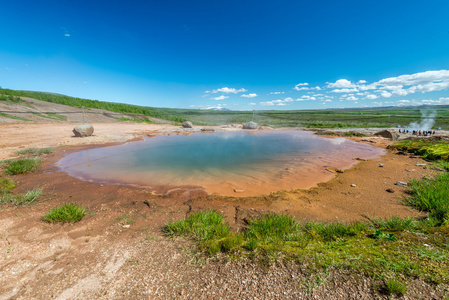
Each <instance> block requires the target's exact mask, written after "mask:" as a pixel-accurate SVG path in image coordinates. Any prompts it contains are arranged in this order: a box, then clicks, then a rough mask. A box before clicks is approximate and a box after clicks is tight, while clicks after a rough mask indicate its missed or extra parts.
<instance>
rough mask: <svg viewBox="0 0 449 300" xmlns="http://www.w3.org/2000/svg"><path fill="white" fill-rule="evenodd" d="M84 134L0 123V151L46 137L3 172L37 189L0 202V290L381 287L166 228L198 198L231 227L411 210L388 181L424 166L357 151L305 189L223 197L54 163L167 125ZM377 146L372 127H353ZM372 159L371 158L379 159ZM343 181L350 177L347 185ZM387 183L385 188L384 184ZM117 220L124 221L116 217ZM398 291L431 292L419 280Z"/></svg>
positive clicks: (148, 292) (286, 291)
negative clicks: (261, 259)
mask: <svg viewBox="0 0 449 300" xmlns="http://www.w3.org/2000/svg"><path fill="white" fill-rule="evenodd" d="M93 125H94V127H95V136H93V137H89V138H82V139H81V138H74V137H72V134H71V130H72V128H73V127H74V125H73V124H67V123H43V124H42V123H20V124H19V123H14V124H13V123H0V141H1V143H0V159H5V158H11V157H14V156H15V154H14V152H15V151H16V150H18V149H22V148H29V147H39V148H45V147H56V149H57V150H56V151H55V152H54V153H52V154H50V155H48V156H47V157H45V159H44V164H43V166H42V167H41V168H40V169H39V170H38V171H37V172H35V173H33V174H28V175H19V176H15V178H14V179H15V180H16V181H17V182H18V183H19V184H18V187H17V188H16V191H17V192H20V191H23V190H28V189H32V188H34V187H35V186H37V185H38V186H39V187H40V188H43V189H44V193H45V195H44V196H43V197H42V199H41V201H39V202H38V203H36V204H34V205H30V206H24V207H3V208H2V211H1V215H0V299H49V298H56V299H82V298H84V299H94V298H104V299H124V298H129V299H280V298H282V299H350V298H352V299H356V298H357V299H384V298H387V296H386V295H383V294H381V293H379V291H378V289H377V288H376V284H377V283H376V282H374V281H370V280H367V279H366V278H362V277H358V276H357V275H354V274H347V273H345V272H344V271H338V272H333V273H331V274H329V275H328V276H327V277H326V278H325V279H324V280H325V282H324V284H321V285H316V286H312V288H311V283H312V282H316V278H314V276H315V275H310V274H309V273H308V272H307V270H301V269H299V268H298V267H297V266H295V265H276V266H272V267H271V268H270V269H269V270H267V269H265V268H264V267H263V266H260V265H253V264H251V263H249V262H226V260H218V261H214V260H212V261H203V260H202V259H199V258H198V257H199V256H197V255H195V254H194V253H193V252H192V249H193V248H192V247H190V246H191V245H190V244H189V242H186V241H183V240H176V242H174V241H172V240H169V239H167V238H166V237H164V235H163V234H162V232H161V229H162V227H163V226H164V224H166V222H168V221H170V220H177V219H180V218H182V217H184V216H185V215H186V214H188V213H190V212H192V211H196V210H200V209H217V210H219V211H221V212H223V214H224V215H225V216H226V218H227V220H228V221H229V222H230V224H232V226H233V227H234V228H235V229H237V228H239V227H240V226H242V225H243V220H244V219H245V218H247V217H248V216H257V215H260V214H263V213H266V212H267V211H274V212H288V213H289V214H292V215H294V216H296V217H297V218H298V219H303V220H325V221H330V220H340V221H352V220H360V219H363V218H364V216H377V217H386V216H392V215H397V216H401V217H404V216H417V215H419V212H417V211H415V210H412V209H409V208H407V207H405V206H403V205H401V204H400V203H399V200H398V199H400V197H401V196H402V193H403V190H404V188H402V187H399V186H396V185H395V183H396V182H397V181H408V180H410V179H412V178H421V177H422V176H425V175H429V174H431V173H432V170H431V169H429V168H425V167H423V166H417V164H426V162H424V161H423V160H421V159H420V158H415V157H410V156H408V155H398V154H396V153H393V152H390V151H387V154H386V155H384V156H382V157H380V158H378V159H374V160H368V161H360V162H359V163H358V164H357V165H356V166H355V167H353V168H351V169H349V170H346V171H344V172H343V173H338V174H336V176H335V178H334V179H332V180H331V181H329V182H326V183H322V184H319V186H318V187H315V188H312V189H310V190H297V191H293V192H285V191H283V192H278V193H275V194H274V195H272V196H269V197H268V196H257V197H250V198H234V197H221V196H215V195H208V194H207V193H206V192H205V191H204V190H202V189H198V188H179V189H174V190H171V191H170V192H168V193H167V194H166V195H164V196H157V195H154V194H152V193H150V192H149V191H147V190H145V189H141V188H138V187H129V186H118V185H115V186H114V185H99V184H95V183H91V182H84V181H79V180H76V179H74V178H72V177H69V176H67V175H66V174H64V173H61V172H57V169H56V168H55V167H54V166H53V165H52V164H53V163H55V162H56V161H57V160H58V159H60V158H61V157H62V156H63V155H64V154H66V153H69V152H72V151H77V150H79V149H83V148H85V147H91V146H95V145H98V144H105V143H122V142H125V141H129V140H133V139H140V138H142V137H145V136H147V135H151V134H154V133H155V132H162V133H166V132H167V131H171V132H172V131H173V130H175V131H176V130H178V129H177V128H175V127H173V126H171V125H146V124H133V123H129V124H128V123H94V124H93ZM353 139H354V140H357V141H360V142H364V143H370V144H373V145H375V146H378V147H383V148H385V147H386V146H387V145H388V144H390V143H391V141H389V140H386V139H383V138H353ZM380 164H383V166H382V167H380ZM351 185H355V186H351ZM390 188H391V189H393V190H394V192H393V193H391V192H387V191H386V190H387V189H390ZM67 202H76V203H78V204H80V205H83V206H84V207H87V211H88V215H87V216H86V217H85V219H83V221H82V222H79V223H76V224H70V225H58V224H54V225H50V224H46V223H43V222H42V221H41V220H40V218H41V217H42V216H43V215H44V214H45V212H47V211H48V210H50V209H52V208H54V207H56V206H59V205H61V204H62V203H67ZM128 225H129V226H128ZM415 284H416V286H418V287H419V289H413V288H410V289H409V290H410V292H409V294H408V296H407V297H409V298H410V299H417V298H428V296H429V295H430V297H432V293H433V295H434V298H438V297H440V296H441V295H442V294H441V293H442V291H438V290H437V291H436V290H434V287H430V286H428V285H427V284H425V283H423V282H418V281H417V282H416V283H415Z"/></svg>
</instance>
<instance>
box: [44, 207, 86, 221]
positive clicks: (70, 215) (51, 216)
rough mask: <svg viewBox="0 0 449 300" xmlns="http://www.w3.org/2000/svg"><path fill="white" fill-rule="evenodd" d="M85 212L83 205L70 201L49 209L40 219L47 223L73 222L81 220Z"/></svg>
mask: <svg viewBox="0 0 449 300" xmlns="http://www.w3.org/2000/svg"><path fill="white" fill-rule="evenodd" d="M85 214H86V209H85V208H84V207H81V206H79V205H78V204H75V203H70V204H64V205H63V206H60V207H56V208H54V209H52V210H50V211H49V212H47V214H46V215H45V216H43V217H42V220H43V221H45V222H48V223H75V222H78V221H81V219H82V218H83V217H84V216H85Z"/></svg>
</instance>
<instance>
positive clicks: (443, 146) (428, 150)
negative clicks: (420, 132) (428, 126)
mask: <svg viewBox="0 0 449 300" xmlns="http://www.w3.org/2000/svg"><path fill="white" fill-rule="evenodd" d="M388 148H389V149H396V150H400V151H406V152H410V153H414V154H417V155H420V156H421V157H423V158H425V159H428V160H443V161H449V144H448V143H447V142H445V141H431V140H405V141H401V142H398V143H396V144H395V145H391V146H388Z"/></svg>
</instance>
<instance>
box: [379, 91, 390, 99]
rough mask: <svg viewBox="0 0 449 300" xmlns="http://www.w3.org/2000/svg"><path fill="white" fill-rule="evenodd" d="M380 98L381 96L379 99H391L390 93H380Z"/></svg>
mask: <svg viewBox="0 0 449 300" xmlns="http://www.w3.org/2000/svg"><path fill="white" fill-rule="evenodd" d="M380 96H381V97H384V98H390V97H391V93H389V92H387V91H382V92H381V93H380Z"/></svg>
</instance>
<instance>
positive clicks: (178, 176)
mask: <svg viewBox="0 0 449 300" xmlns="http://www.w3.org/2000/svg"><path fill="white" fill-rule="evenodd" d="M382 153H383V150H381V149H380V148H376V147H373V146H370V145H367V144H362V143H355V142H352V141H349V140H346V139H344V138H334V139H329V138H323V137H320V136H316V135H314V134H311V133H310V132H305V131H300V130H284V131H264V132H241V131H240V132H216V133H192V134H190V135H188V136H187V135H182V134H179V135H169V136H168V135H161V136H155V137H151V138H147V139H145V140H144V141H141V142H133V143H128V144H125V145H121V146H113V147H105V148H95V149H88V150H83V151H79V152H76V153H72V154H69V155H68V156H66V157H64V158H63V159H61V160H60V161H59V162H58V164H57V165H58V167H59V168H60V169H61V170H63V171H65V172H67V173H68V174H69V175H71V176H74V177H77V178H80V179H83V180H92V181H95V182H102V183H118V184H133V185H140V186H145V187H148V188H151V189H153V190H155V191H158V192H161V191H163V190H167V189H170V188H173V187H179V186H201V187H204V188H206V189H207V190H208V191H209V192H217V193H220V194H227V195H230V194H234V193H236V192H237V193H243V194H245V195H255V194H262V193H267V192H270V191H274V190H280V189H297V188H309V187H311V186H314V185H316V183H318V182H321V181H325V180H329V179H330V178H332V176H333V174H331V173H330V172H329V171H328V168H339V169H345V168H349V167H351V166H352V165H353V164H354V163H355V162H356V161H355V160H354V158H356V157H359V158H365V159H368V158H373V157H376V156H380V155H381V154H382ZM243 194H242V195H243Z"/></svg>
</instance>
